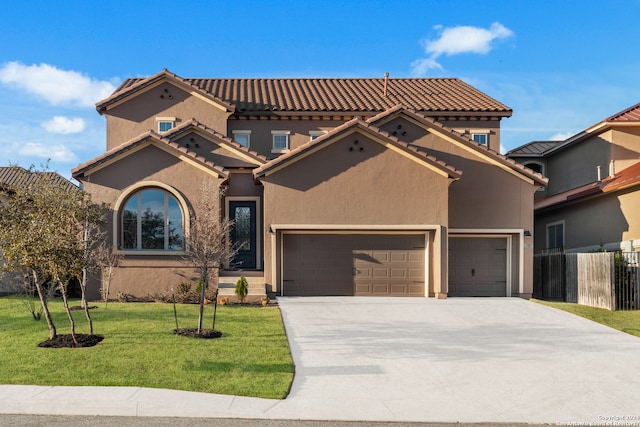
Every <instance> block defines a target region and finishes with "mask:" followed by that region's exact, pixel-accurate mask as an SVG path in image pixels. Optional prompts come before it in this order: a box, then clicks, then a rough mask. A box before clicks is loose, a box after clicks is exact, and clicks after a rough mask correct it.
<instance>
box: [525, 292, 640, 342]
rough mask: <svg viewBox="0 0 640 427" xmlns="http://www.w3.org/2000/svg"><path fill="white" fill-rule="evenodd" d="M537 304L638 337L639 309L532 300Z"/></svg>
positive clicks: (639, 334)
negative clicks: (629, 309) (607, 308)
mask: <svg viewBox="0 0 640 427" xmlns="http://www.w3.org/2000/svg"><path fill="white" fill-rule="evenodd" d="M532 301H535V302H537V303H539V304H543V305H546V306H549V307H553V308H557V309H559V310H563V311H567V312H569V313H573V314H576V315H578V316H581V317H584V318H585V319H589V320H593V321H594V322H598V323H601V324H603V325H605V326H608V327H610V328H613V329H617V330H619V331H622V332H626V333H628V334H631V335H635V336H636V337H640V311H638V310H636V311H610V310H606V309H604V308H594V307H587V306H584V305H578V304H572V303H568V302H552V301H540V300H532Z"/></svg>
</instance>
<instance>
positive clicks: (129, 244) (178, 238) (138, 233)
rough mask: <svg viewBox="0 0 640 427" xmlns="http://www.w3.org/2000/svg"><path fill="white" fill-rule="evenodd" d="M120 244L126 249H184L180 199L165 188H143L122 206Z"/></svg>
mask: <svg viewBox="0 0 640 427" xmlns="http://www.w3.org/2000/svg"><path fill="white" fill-rule="evenodd" d="M122 206H123V207H122V214H121V216H120V221H121V222H120V242H121V243H120V245H121V248H122V249H123V250H139V251H144V250H160V251H162V250H164V251H181V250H183V249H184V232H183V228H184V221H183V215H182V208H181V207H180V204H179V203H178V200H177V199H176V198H175V197H174V196H173V195H172V194H171V193H169V192H168V191H166V190H164V189H162V188H144V189H142V190H139V191H137V192H136V193H133V194H132V195H131V196H130V197H129V198H128V199H127V200H126V202H125V203H124V204H123V205H122Z"/></svg>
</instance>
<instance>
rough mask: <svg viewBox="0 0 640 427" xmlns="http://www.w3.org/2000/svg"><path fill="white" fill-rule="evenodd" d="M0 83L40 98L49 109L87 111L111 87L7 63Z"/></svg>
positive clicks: (47, 68)
mask: <svg viewBox="0 0 640 427" xmlns="http://www.w3.org/2000/svg"><path fill="white" fill-rule="evenodd" d="M0 83H3V84H6V85H9V86H12V87H14V88H17V89H21V90H25V91H27V92H29V93H32V94H34V95H37V96H39V97H41V98H44V99H45V100H46V101H47V102H49V103H50V104H52V105H67V104H70V105H77V106H81V107H91V106H93V105H94V104H95V103H96V102H98V101H100V100H101V99H104V98H106V97H108V96H109V95H111V93H113V91H114V90H115V88H116V87H115V85H114V84H113V83H111V82H108V81H102V80H96V79H93V78H91V77H89V76H87V75H85V74H82V73H79V72H77V71H67V70H61V69H59V68H56V67H54V66H52V65H49V64H40V65H24V64H21V63H19V62H9V63H6V64H4V65H3V66H2V67H0Z"/></svg>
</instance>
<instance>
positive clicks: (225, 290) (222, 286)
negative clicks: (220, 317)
mask: <svg viewBox="0 0 640 427" xmlns="http://www.w3.org/2000/svg"><path fill="white" fill-rule="evenodd" d="M244 277H245V279H247V284H248V285H249V289H248V292H247V297H246V298H245V302H260V300H261V299H262V298H265V297H266V296H267V291H266V288H265V285H264V276H244ZM238 280H240V276H220V277H218V302H219V301H220V298H228V299H229V302H238V296H237V295H236V283H237V282H238Z"/></svg>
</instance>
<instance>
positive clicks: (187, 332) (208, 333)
mask: <svg viewBox="0 0 640 427" xmlns="http://www.w3.org/2000/svg"><path fill="white" fill-rule="evenodd" d="M173 333H174V334H176V335H182V336H184V337H193V338H206V339H211V338H220V337H221V336H222V332H220V331H214V330H213V329H201V330H200V333H198V329H197V328H194V329H174V331H173Z"/></svg>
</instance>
